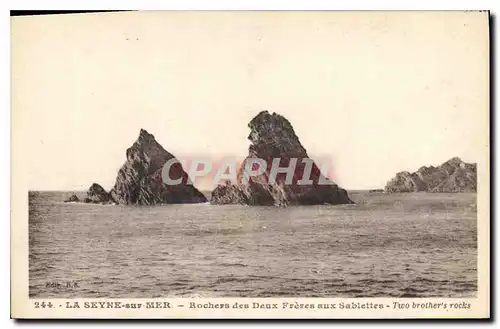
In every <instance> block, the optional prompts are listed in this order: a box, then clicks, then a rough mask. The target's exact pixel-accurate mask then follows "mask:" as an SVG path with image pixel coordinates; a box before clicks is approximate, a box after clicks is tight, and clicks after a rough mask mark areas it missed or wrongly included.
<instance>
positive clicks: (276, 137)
mask: <svg viewBox="0 0 500 329" xmlns="http://www.w3.org/2000/svg"><path fill="white" fill-rule="evenodd" d="M248 126H249V128H250V130H251V132H250V135H249V136H248V139H249V140H250V141H251V142H252V144H251V145H250V147H249V152H248V153H249V154H248V156H247V158H246V159H245V160H244V161H243V164H242V165H241V167H240V169H239V171H238V175H237V176H238V177H237V184H234V185H231V184H221V185H218V186H217V187H216V188H215V189H214V190H213V191H212V196H211V203H212V204H218V205H221V204H245V205H269V206H288V205H316V204H350V203H353V202H352V201H351V200H350V199H349V197H348V196H347V192H346V191H345V190H344V189H342V188H340V187H338V186H337V185H336V184H334V183H333V182H331V181H330V182H331V185H322V184H320V183H319V182H320V179H321V180H327V178H326V177H324V176H323V175H322V174H321V173H320V170H319V168H318V167H317V166H316V164H313V165H312V170H311V174H310V179H311V180H312V181H313V183H312V184H310V185H299V184H297V181H298V180H300V179H301V178H302V176H303V175H304V169H305V164H304V163H302V159H309V156H308V155H307V152H306V150H305V148H304V147H303V146H302V144H301V143H300V141H299V138H298V137H297V135H296V134H295V132H294V130H293V127H292V125H291V124H290V122H289V121H288V120H287V119H286V118H285V117H283V116H281V115H279V114H276V113H273V114H270V113H269V112H268V111H262V112H260V113H259V114H258V115H257V116H256V117H255V118H253V119H252V120H251V121H250V123H249V124H248ZM255 158H258V159H263V160H265V161H267V163H268V167H267V171H266V172H264V173H263V174H261V175H258V176H253V177H252V176H251V177H249V180H248V183H242V179H243V176H244V171H245V170H244V169H245V166H246V164H247V161H251V160H252V159H255ZM273 158H280V167H287V166H288V165H289V163H290V159H292V158H297V159H298V161H297V166H296V168H295V171H294V177H293V180H292V184H285V182H284V181H285V174H278V175H277V178H276V181H275V182H272V183H269V182H268V179H269V174H270V164H271V163H272V161H273Z"/></svg>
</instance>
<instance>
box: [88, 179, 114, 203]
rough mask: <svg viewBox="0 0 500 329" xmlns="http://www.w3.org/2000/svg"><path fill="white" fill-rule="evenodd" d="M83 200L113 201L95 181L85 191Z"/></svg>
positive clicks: (96, 201) (89, 201)
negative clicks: (85, 194)
mask: <svg viewBox="0 0 500 329" xmlns="http://www.w3.org/2000/svg"><path fill="white" fill-rule="evenodd" d="M83 201H84V202H85V203H103V204H104V203H114V200H113V198H112V197H111V196H110V194H109V193H108V192H106V190H104V188H103V187H102V186H101V185H99V184H97V183H94V184H92V185H91V186H90V188H89V190H88V191H87V197H86V198H85V199H83Z"/></svg>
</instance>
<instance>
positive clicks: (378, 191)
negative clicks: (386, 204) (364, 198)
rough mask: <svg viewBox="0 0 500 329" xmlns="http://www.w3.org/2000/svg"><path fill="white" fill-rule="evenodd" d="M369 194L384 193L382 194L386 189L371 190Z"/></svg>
mask: <svg viewBox="0 0 500 329" xmlns="http://www.w3.org/2000/svg"><path fill="white" fill-rule="evenodd" d="M368 192H369V193H382V192H384V189H383V188H376V189H373V190H369V191H368Z"/></svg>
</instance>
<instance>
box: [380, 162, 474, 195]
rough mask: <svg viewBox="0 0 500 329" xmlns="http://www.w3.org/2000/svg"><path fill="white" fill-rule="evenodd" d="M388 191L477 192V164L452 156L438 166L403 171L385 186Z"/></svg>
mask: <svg viewBox="0 0 500 329" xmlns="http://www.w3.org/2000/svg"><path fill="white" fill-rule="evenodd" d="M384 190H385V192H386V193H398V192H420V191H425V192H435V193H437V192H443V193H454V192H476V190H477V169H476V164H470V163H465V162H463V161H462V160H461V159H460V158H458V157H455V158H452V159H450V160H448V161H446V162H445V163H443V164H442V165H440V166H438V167H433V166H430V167H425V166H424V167H420V169H418V170H417V171H416V172H414V173H410V172H408V171H402V172H399V173H397V174H396V177H394V178H393V179H392V180H391V181H389V182H388V183H387V185H386V186H385V189H384Z"/></svg>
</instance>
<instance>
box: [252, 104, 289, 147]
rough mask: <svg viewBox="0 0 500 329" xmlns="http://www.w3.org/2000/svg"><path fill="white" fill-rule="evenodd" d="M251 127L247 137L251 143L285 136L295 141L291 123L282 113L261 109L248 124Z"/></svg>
mask: <svg viewBox="0 0 500 329" xmlns="http://www.w3.org/2000/svg"><path fill="white" fill-rule="evenodd" d="M248 127H249V128H250V129H251V132H250V135H249V136H248V139H249V140H251V141H252V142H253V143H256V142H258V141H259V140H261V139H266V140H268V139H274V140H276V139H277V138H287V139H291V140H294V141H297V140H298V138H297V135H296V134H295V131H294V130H293V127H292V124H291V123H290V122H289V121H288V120H287V119H286V118H285V117H284V116H282V115H280V114H277V113H273V114H270V113H269V112H268V111H261V112H260V113H259V114H257V115H256V116H255V117H254V118H253V119H252V120H251V121H250V123H249V124H248Z"/></svg>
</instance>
